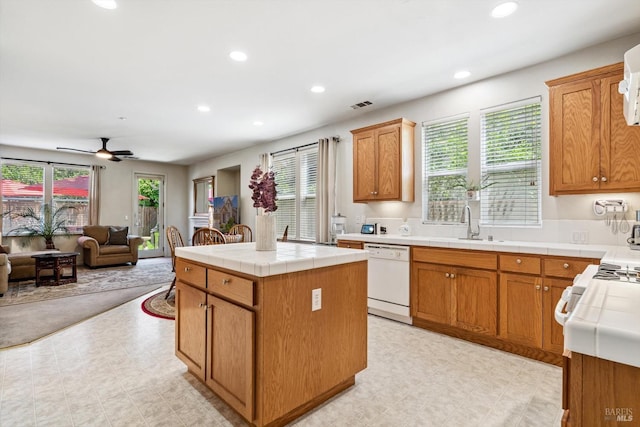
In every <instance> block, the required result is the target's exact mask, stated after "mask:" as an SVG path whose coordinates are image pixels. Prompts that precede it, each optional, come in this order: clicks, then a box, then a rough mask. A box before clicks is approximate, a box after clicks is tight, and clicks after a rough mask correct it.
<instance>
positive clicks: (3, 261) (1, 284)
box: [0, 254, 11, 297]
mask: <svg viewBox="0 0 640 427" xmlns="http://www.w3.org/2000/svg"><path fill="white" fill-rule="evenodd" d="M10 273H11V262H10V261H9V257H8V256H7V254H0V297H1V296H3V295H4V293H5V292H7V289H9V274H10Z"/></svg>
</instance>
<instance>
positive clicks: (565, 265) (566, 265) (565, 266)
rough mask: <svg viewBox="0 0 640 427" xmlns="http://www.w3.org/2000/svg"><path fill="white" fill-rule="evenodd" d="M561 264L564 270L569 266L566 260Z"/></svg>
mask: <svg viewBox="0 0 640 427" xmlns="http://www.w3.org/2000/svg"><path fill="white" fill-rule="evenodd" d="M562 266H563V267H564V268H565V270H566V269H567V268H569V264H568V263H566V262H565V263H564V264H562Z"/></svg>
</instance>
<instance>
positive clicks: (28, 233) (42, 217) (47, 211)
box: [11, 203, 75, 249]
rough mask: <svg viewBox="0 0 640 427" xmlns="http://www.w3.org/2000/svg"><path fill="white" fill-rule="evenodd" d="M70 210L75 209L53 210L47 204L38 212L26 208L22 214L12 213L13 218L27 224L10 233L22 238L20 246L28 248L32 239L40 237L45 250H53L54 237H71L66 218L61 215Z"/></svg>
mask: <svg viewBox="0 0 640 427" xmlns="http://www.w3.org/2000/svg"><path fill="white" fill-rule="evenodd" d="M70 210H75V208H74V207H73V206H66V205H63V206H60V207H59V208H53V207H52V206H51V205H50V204H49V203H44V204H43V205H42V209H41V210H40V211H36V210H35V209H33V208H30V207H29V208H26V209H25V210H24V211H22V212H17V213H14V214H13V216H14V217H19V218H25V219H27V224H25V225H21V226H20V227H16V228H14V229H12V230H11V233H15V234H16V235H19V236H20V237H21V238H22V241H21V242H22V243H21V245H22V246H28V244H29V243H30V242H31V241H32V240H33V239H35V238H38V237H42V238H44V241H45V243H46V248H47V249H55V248H56V247H55V244H54V243H53V236H54V235H61V236H65V237H69V236H70V235H71V230H69V228H68V227H67V225H66V223H67V218H66V216H64V215H63V214H64V213H65V212H67V211H70Z"/></svg>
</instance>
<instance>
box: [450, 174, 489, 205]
mask: <svg viewBox="0 0 640 427" xmlns="http://www.w3.org/2000/svg"><path fill="white" fill-rule="evenodd" d="M487 179H488V177H487V176H485V177H484V178H482V181H481V182H480V183H476V182H475V181H474V180H473V179H467V178H466V177H464V176H459V177H458V180H457V183H456V185H454V186H453V188H464V189H465V191H466V192H467V200H480V190H484V189H485V188H487V187H491V186H492V185H493V184H495V182H491V183H488V184H487Z"/></svg>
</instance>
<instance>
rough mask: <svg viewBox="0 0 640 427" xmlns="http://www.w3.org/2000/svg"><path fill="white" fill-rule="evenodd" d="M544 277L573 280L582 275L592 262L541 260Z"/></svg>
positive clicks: (563, 259) (556, 259)
mask: <svg viewBox="0 0 640 427" xmlns="http://www.w3.org/2000/svg"><path fill="white" fill-rule="evenodd" d="M543 264H544V275H545V276H554V277H565V278H568V279H573V278H574V277H576V275H577V274H578V273H582V272H583V271H584V269H585V268H587V266H588V265H589V264H593V260H590V259H584V258H546V259H544V260H543Z"/></svg>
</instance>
